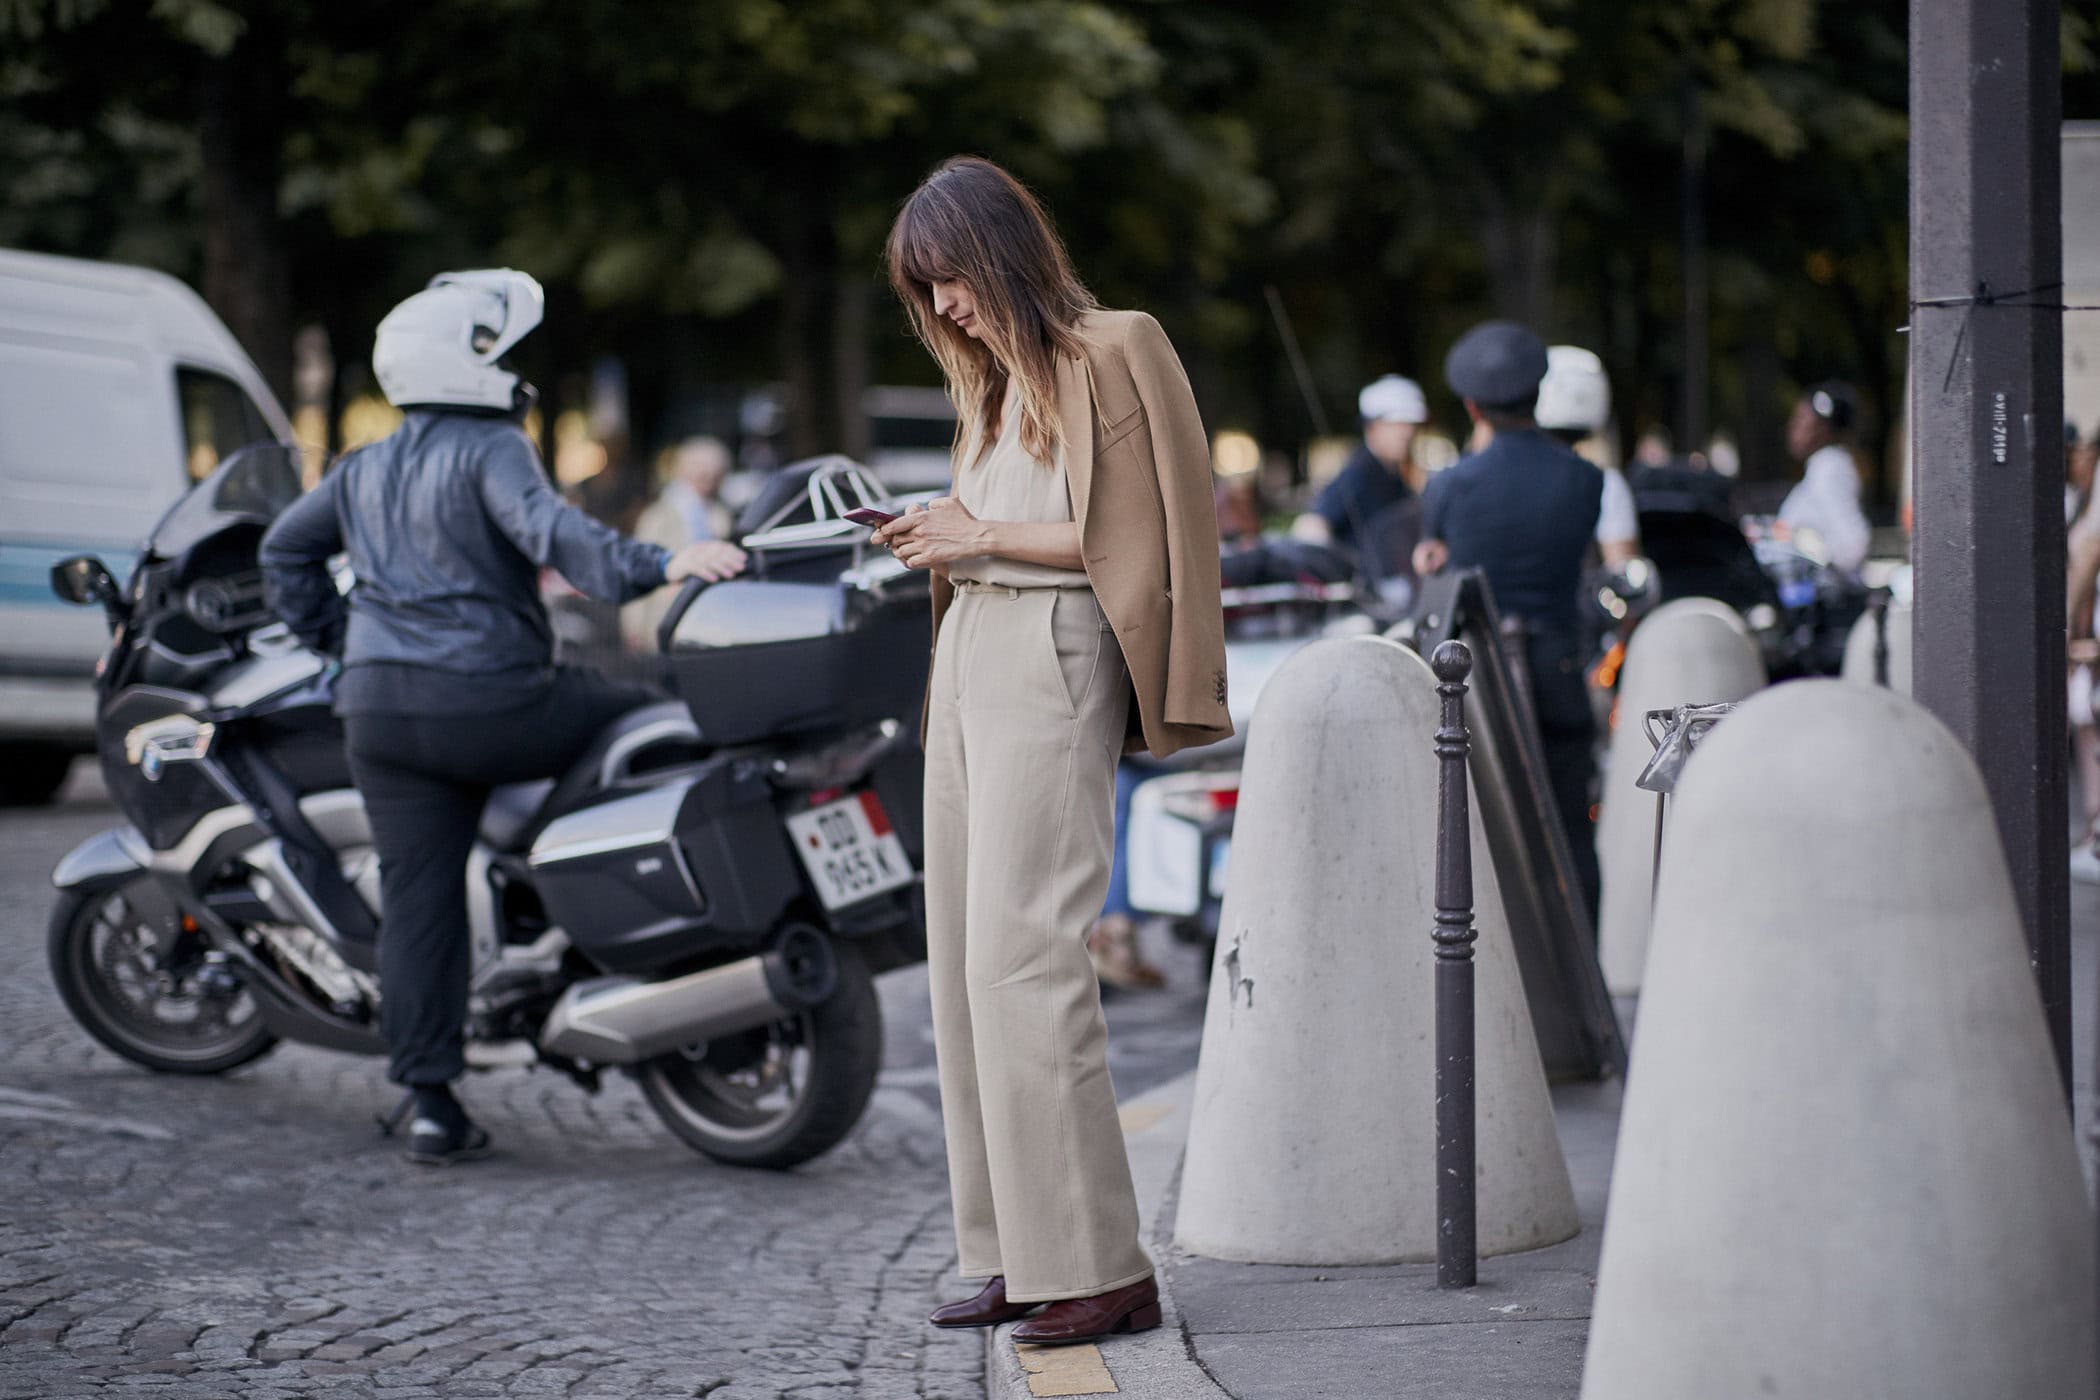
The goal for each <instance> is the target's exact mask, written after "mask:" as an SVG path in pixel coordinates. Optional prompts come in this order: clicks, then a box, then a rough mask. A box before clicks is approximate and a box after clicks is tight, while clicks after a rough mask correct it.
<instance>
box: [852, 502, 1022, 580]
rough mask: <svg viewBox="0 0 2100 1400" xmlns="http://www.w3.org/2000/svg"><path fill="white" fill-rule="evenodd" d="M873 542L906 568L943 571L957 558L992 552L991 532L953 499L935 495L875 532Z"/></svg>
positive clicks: (961, 504) (968, 510)
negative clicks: (884, 548) (881, 546)
mask: <svg viewBox="0 0 2100 1400" xmlns="http://www.w3.org/2000/svg"><path fill="white" fill-rule="evenodd" d="M874 539H875V542H876V543H877V544H879V545H883V546H884V547H886V548H887V549H888V550H889V551H890V553H892V554H894V555H896V556H897V558H898V560H899V561H900V562H902V563H903V564H904V566H905V567H906V568H909V569H932V570H935V571H936V572H940V571H945V570H946V569H947V567H948V565H950V564H952V563H954V562H955V561H956V560H958V559H969V558H972V557H974V556H976V555H979V554H989V553H992V552H993V551H992V549H991V531H990V530H989V529H988V528H987V526H986V523H985V522H984V521H982V520H979V519H978V518H977V517H976V516H974V515H972V514H970V508H969V507H968V506H966V505H964V504H963V503H962V502H961V501H958V500H957V499H955V497H953V496H937V497H935V498H934V499H933V500H931V501H928V502H927V503H926V504H925V505H923V506H913V507H912V508H911V509H910V510H909V511H907V512H905V513H904V514H903V515H900V516H898V517H897V518H896V519H895V520H892V521H891V522H890V523H889V524H887V525H884V526H881V527H879V528H878V529H877V530H876V531H875V535H874Z"/></svg>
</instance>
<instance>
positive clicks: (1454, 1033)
mask: <svg viewBox="0 0 2100 1400" xmlns="http://www.w3.org/2000/svg"><path fill="white" fill-rule="evenodd" d="M1429 664H1430V667H1431V669H1432V670H1434V671H1435V672H1436V679H1437V686H1436V693H1437V694H1438V696H1440V697H1441V698H1442V701H1443V712H1442V715H1441V717H1440V723H1439V724H1438V726H1437V731H1436V756H1437V760H1438V763H1437V785H1436V787H1437V817H1436V932H1435V934H1434V937H1435V939H1436V1281H1437V1286H1438V1287H1439V1288H1471V1287H1472V1286H1473V1285H1474V1283H1475V1282H1476V1281H1477V1279H1478V1274H1479V1231H1478V1221H1477V1218H1476V1214H1475V1210H1474V1204H1475V1203H1474V1188H1475V1180H1474V1142H1473V1130H1474V1122H1473V940H1474V938H1475V936H1476V935H1475V933H1474V929H1473V834H1472V823H1471V820H1470V817H1469V812H1468V805H1469V804H1468V801H1467V794H1466V755H1467V753H1468V752H1469V751H1470V750H1471V749H1472V742H1471V739H1470V737H1469V736H1468V735H1467V733H1466V677H1468V676H1470V675H1471V674H1472V673H1473V653H1472V652H1471V651H1470V650H1468V649H1467V647H1466V644H1465V643H1464V642H1457V641H1452V642H1445V643H1444V644H1443V645H1442V646H1439V647H1438V648H1437V649H1436V654H1435V655H1434V656H1433V657H1431V658H1430V663H1429Z"/></svg>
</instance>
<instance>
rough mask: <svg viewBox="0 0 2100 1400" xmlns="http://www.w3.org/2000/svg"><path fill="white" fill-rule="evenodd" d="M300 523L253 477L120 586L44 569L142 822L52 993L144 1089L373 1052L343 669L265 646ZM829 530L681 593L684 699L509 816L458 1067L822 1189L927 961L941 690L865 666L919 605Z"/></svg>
mask: <svg viewBox="0 0 2100 1400" xmlns="http://www.w3.org/2000/svg"><path fill="white" fill-rule="evenodd" d="M790 470H793V469H790ZM800 475H801V476H802V478H803V479H804V481H805V482H806V484H807V485H808V489H809V493H810V498H811V500H812V501H813V502H816V503H818V504H819V505H821V504H822V503H824V502H827V501H828V500H830V499H832V498H834V497H836V496H837V495H838V493H839V492H840V491H841V490H847V491H851V490H854V489H856V488H857V489H858V490H860V491H862V492H867V493H873V491H874V488H873V487H872V485H871V484H868V483H866V482H865V481H864V480H861V481H856V469H854V468H852V465H851V464H850V463H847V464H832V465H829V466H821V467H814V468H804V469H802V470H801V472H800ZM840 483H843V486H841V484H840ZM298 492H299V478H298V475H297V469H296V464H295V459H294V458H293V456H292V454H291V453H290V452H289V451H288V450H286V449H283V448H279V447H275V446H261V447H253V448H249V449H247V450H245V451H243V452H241V453H238V454H236V455H235V456H234V457H232V458H231V459H229V460H228V461H227V462H226V463H225V465H223V466H221V467H220V468H219V469H218V470H217V471H216V472H215V473H213V475H212V476H211V477H210V478H209V479H208V480H207V481H205V482H204V483H203V484H201V485H200V486H198V487H197V488H196V489H195V490H194V491H192V492H191V493H190V494H189V495H188V496H186V497H185V498H184V499H183V500H182V501H181V502H180V503H178V504H177V505H176V506H175V507H174V508H173V509H172V510H171V511H169V513H168V514H167V516H166V518H165V519H164V520H162V522H161V523H160V525H159V526H158V527H156V529H155V530H154V532H153V534H152V537H151V540H150V542H149V544H148V546H147V549H146V551H145V553H144V554H143V555H142V556H141V558H140V561H139V564H138V567H137V568H136V569H134V570H133V572H132V575H131V580H130V583H129V585H128V587H125V588H122V589H119V587H118V586H117V584H116V582H115V580H114V579H113V578H112V577H111V576H110V574H109V572H108V571H107V570H106V569H105V568H103V566H102V565H101V564H100V563H99V562H97V561H95V560H93V559H90V558H85V557H81V558H75V559H72V560H69V561H67V562H66V563H64V564H62V565H61V566H59V567H58V568H57V569H56V570H55V571H54V577H53V586H54V588H55V589H57V590H58V591H59V592H60V593H61V595H62V596H65V597H67V598H69V599H70V600H72V601H79V602H90V601H99V602H101V603H102V604H103V606H104V608H105V610H106V611H107V613H108V614H109V617H110V620H111V622H112V624H113V625H114V628H115V631H114V636H113V638H112V641H111V643H110V648H109V652H108V656H107V658H106V662H105V665H104V667H103V670H102V674H101V676H100V679H99V681H98V683H97V686H98V695H99V702H100V718H99V724H98V736H99V737H98V743H99V752H100V756H101V762H102V768H103V772H104V775H105V777H106V778H107V781H108V784H109V789H110V793H111V796H112V797H113V798H114V799H115V801H116V802H117V804H118V806H119V807H120V808H121V809H122V811H123V812H124V815H125V816H126V817H128V818H129V819H130V822H131V825H129V826H126V827H122V828H119V829H117V830H114V831H110V832H105V833H103V834H102V835H99V836H97V837H94V838H92V839H90V840H89V841H87V842H86V843H84V844H83V845H82V846H80V847H79V848H77V849H76V850H75V851H74V852H73V853H72V854H70V855H69V856H67V857H66V859H65V860H64V861H63V862H62V863H61V864H60V866H59V868H58V870H57V872H56V873H55V874H54V877H53V878H54V882H55V883H56V884H57V885H58V887H59V889H60V892H61V893H60V898H59V902H58V907H57V909H56V910H55V912H54V913H53V916H52V920H51V926H50V935H49V945H48V946H49V953H50V962H51V971H52V975H53V977H54V979H55V981H56V982H57V985H58V988H59V991H60V993H61V995H62V996H63V997H64V998H65V1001H66V1004H67V1007H68V1009H69V1010H70V1011H71V1012H72V1014H73V1015H74V1017H75V1018H76V1019H77V1020H78V1021H79V1022H80V1023H81V1024H82V1025H83V1026H84V1027H85V1028H86V1029H87V1030H88V1031H89V1032H91V1033H92V1034H93V1035H94V1036H95V1037H96V1038H97V1039H98V1040H100V1041H101V1042H102V1043H103V1044H105V1045H107V1046H108V1047H109V1048H110V1049H112V1050H114V1051H116V1052H117V1053H118V1054H120V1055H123V1056H125V1057H126V1058H128V1059H131V1060H133V1061H135V1062H137V1063H139V1064H142V1065H146V1066H149V1067H151V1068H154V1069H159V1070H166V1071H173V1072H179V1073H192V1074H211V1073H218V1072H221V1071H224V1070H227V1069H231V1068H233V1067H234V1066H237V1065H240V1064H243V1063H246V1062H247V1061H249V1060H252V1059H254V1058H256V1057H257V1056H259V1055H261V1054H264V1053H265V1052H267V1051H268V1050H269V1049H270V1048H271V1046H272V1045H273V1044H274V1043H275V1042H276V1041H277V1039H279V1038H280V1037H281V1038H287V1039H293V1040H300V1041H306V1042H309V1043H312V1044H316V1045H321V1046H326V1047H330V1048H334V1049H340V1050H346V1051H353V1052H363V1053H378V1052H380V1051H381V1050H382V1049H383V1048H384V1047H383V1044H382V1042H381V1038H380V1034H379V1029H378V1027H379V1005H380V988H379V987H378V985H377V979H376V976H375V969H376V958H375V956H374V954H375V951H376V936H377V932H378V925H379V922H380V921H381V920H382V919H383V917H384V911H383V910H382V909H381V908H380V902H379V882H378V865H377V861H376V859H375V857H374V855H373V852H372V848H371V837H370V831H369V827H368V824H367V822H366V820H365V815H364V807H363V803H362V802H361V800H360V799H359V797H358V795H357V793H356V791H355V790H354V789H353V788H352V787H351V786H350V781H349V774H348V771H347V767H346V764H345V761H344V758H343V751H342V739H341V734H340V731H339V729H338V727H337V725H336V721H335V719H334V717H333V715H332V714H331V713H330V709H329V700H330V696H331V692H332V688H333V681H334V675H335V667H334V665H333V663H332V662H330V661H329V660H328V659H327V658H324V657H322V656H320V655H317V654H316V653H314V652H312V651H309V650H307V649H306V648H305V647H303V646H302V645H300V644H299V642H298V641H297V640H296V639H294V638H292V637H290V636H289V635H287V634H286V633H285V631H284V629H283V628H282V627H281V626H277V625H275V624H273V623H272V622H271V619H270V617H269V614H268V611H267V609H266V607H265V605H264V602H263V596H262V587H261V579H260V577H259V575H258V573H257V570H256V565H255V551H256V547H257V545H258V544H259V542H260V540H261V537H262V533H263V530H264V528H265V527H266V526H267V524H268V523H269V521H270V519H272V518H273V517H274V516H275V515H276V513H277V512H278V511H279V510H280V509H281V508H282V507H283V506H284V505H286V504H287V503H289V502H290V501H291V500H292V499H293V498H295V497H296V496H297V495H298ZM840 523H841V522H836V521H832V522H830V523H829V524H827V523H825V522H822V521H817V522H812V523H811V524H805V525H801V526H798V527H794V530H793V531H791V539H790V541H789V542H788V544H789V546H790V547H792V548H793V550H794V552H795V553H796V555H797V567H798V568H799V569H801V570H804V571H806V573H807V575H808V577H807V580H806V581H796V582H784V581H779V580H777V579H771V578H767V577H763V576H761V577H758V578H753V579H746V580H733V581H731V582H728V583H724V584H720V585H717V586H715V587H714V588H713V589H707V588H705V587H704V586H702V585H701V584H699V583H698V582H697V581H694V582H692V583H690V584H688V585H687V586H686V587H685V588H684V589H683V590H682V591H681V594H680V597H679V600H678V602H677V604H676V605H675V606H674V607H673V608H672V610H671V612H670V614H669V615H668V616H667V618H666V620H665V624H664V634H665V639H666V642H667V645H666V648H665V650H666V652H667V656H666V658H665V663H666V672H667V679H668V681H669V683H670V685H671V688H672V690H673V691H674V693H676V694H678V695H679V696H681V697H683V698H682V699H680V700H673V701H668V702H665V703H662V704H658V705H651V706H647V707H644V708H642V709H639V710H636V711H634V712H632V713H630V714H628V715H626V716H623V717H622V718H621V719H620V720H619V721H617V722H615V723H614V724H613V725H612V726H611V727H610V728H608V729H607V731H606V732H605V733H604V734H603V735H601V736H600V737H599V739H598V741H597V742H596V743H595V744H594V745H593V746H592V748H591V749H590V750H589V751H588V752H587V753H585V755H584V756H583V757H582V758H581V759H579V760H578V762H577V763H576V764H575V765H574V767H572V768H571V770H570V771H569V772H568V773H567V774H565V775H563V776H562V777H560V778H559V779H553V780H548V781H544V782H534V783H520V784H513V785H510V786H506V787H501V788H498V789H496V790H495V792H494V793H493V795H492V796H491V798H490V801H489V804H488V808H487V811H486V812H485V814H484V817H483V820H482V826H481V838H480V840H479V842H478V843H477V844H476V846H475V848H474V852H473V854H472V856H471V858H470V860H469V863H468V872H467V873H468V911H469V924H470V932H471V936H472V939H473V947H474V973H473V982H472V998H471V1007H470V1019H469V1027H468V1035H469V1055H468V1060H469V1063H470V1064H476V1063H480V1064H490V1063H533V1062H538V1063H541V1064H546V1065H549V1066H551V1067H553V1068H555V1069H558V1070H561V1071H563V1072H565V1073H567V1074H568V1075H570V1076H571V1077H572V1078H574V1079H575V1080H576V1081H577V1082H578V1083H579V1084H581V1085H583V1086H584V1087H585V1088H591V1089H595V1088H596V1087H597V1084H598V1081H599V1076H600V1074H601V1072H602V1071H603V1070H604V1069H606V1068H609V1067H615V1066H617V1067H620V1068H624V1069H627V1070H630V1071H631V1072H632V1073H634V1074H635V1076H636V1077H637V1078H638V1079H639V1081H640V1084H641V1087H642V1090H643V1092H644V1093H645V1094H646V1095H647V1097H648V1099H649V1102H650V1103H651V1105H652V1106H653V1107H654V1108H655V1109H656V1111H657V1113H658V1114H659V1116H660V1117H662V1119H663V1121H664V1122H665V1124H666V1125H667V1126H669V1127H670V1128H671V1129H672V1130H673V1131H674V1132H675V1133H677V1134H678V1136H679V1137H680V1138H682V1139H683V1140H684V1141H685V1142H687V1143H688V1144H689V1145H691V1146H693V1147H694V1148H696V1149H698V1150H699V1151H702V1152H704V1153H706V1154H708V1155H709V1156H711V1157H715V1158H717V1159H719V1160H722V1161H726V1162H732V1163H738V1164H742V1165H751V1166H766V1167H784V1166H791V1165H793V1164H795V1163H797V1162H800V1161H804V1160H806V1159H808V1158H809V1157H811V1156H814V1155H816V1154H817V1153H820V1152H822V1151H824V1150H826V1149H827V1148H829V1147H831V1146H832V1145H833V1144H834V1143H836V1142H837V1141H838V1140H839V1139H840V1138H842V1137H843V1136H844V1135H845V1134H846V1133H847V1132H848V1131H849V1130H851V1128H852V1127H853V1125H854V1123H855V1122H856V1121H857V1120H858V1119H859V1117H860V1114H861V1112H862V1110H863V1108H864V1107H865V1106H866V1103H867V1099H868V1095H869V1093H870V1092H871V1090H872V1089H873V1086H874V1081H875V1076H876V1073H877V1071H878V1069H879V1067H880V1063H881V1053H882V1030H881V1013H880V1010H879V1007H878V1005H877V1002H876V999H875V995H874V989H873V986H872V982H871V978H872V977H873V975H874V974H875V973H877V972H880V971H882V970H884V969H886V968H889V967H893V966H897V965H899V964H901V963H904V962H907V961H914V960H917V959H919V958H921V957H923V956H924V934H923V920H922V916H921V910H920V895H919V876H918V871H919V865H920V858H921V841H920V831H919V802H920V772H921V770H920V760H919V754H918V748H917V745H916V743H915V742H914V741H913V735H912V734H911V732H910V730H909V728H908V724H909V722H910V721H911V720H914V719H915V718H916V716H917V714H918V709H919V703H920V689H921V687H922V685H923V677H922V675H921V673H920V669H919V668H917V667H899V666H889V667H884V668H875V669H874V670H873V671H871V670H870V669H869V668H868V667H867V666H866V665H865V659H866V657H867V656H869V655H871V654H873V655H880V654H884V653H888V652H893V651H895V650H896V649H898V648H900V647H903V646H905V645H906V644H907V642H908V643H909V644H911V645H912V646H917V645H923V632H924V627H925V609H926V605H927V604H926V581H925V577H924V575H918V576H913V575H911V574H909V573H908V572H906V571H905V570H904V569H903V568H902V566H901V565H897V564H896V563H895V561H894V560H891V559H889V557H888V556H887V555H886V554H881V553H880V552H879V551H878V552H876V557H874V558H873V559H871V560H869V561H867V562H865V563H862V562H860V561H859V559H858V556H859V554H860V553H861V551H860V544H861V543H862V542H863V541H864V540H865V537H866V532H865V531H863V530H859V529H858V528H857V527H852V526H847V527H846V528H845V529H843V530H842V529H838V528H836V527H837V525H838V524H840ZM771 533H772V534H773V535H774V536H778V535H779V534H780V533H781V532H780V531H778V530H775V531H773V532H771ZM819 541H822V543H821V544H820V543H819ZM747 543H749V544H750V545H751V547H752V549H753V551H754V553H755V555H757V556H758V557H760V558H765V557H767V556H768V554H769V552H770V551H769V543H774V544H777V543H780V542H779V541H778V540H773V541H769V539H768V536H767V534H766V533H760V534H756V535H753V536H751V537H749V538H748V540H747ZM870 675H876V676H878V677H886V678H888V683H887V684H883V683H876V684H870V683H869V677H870Z"/></svg>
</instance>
